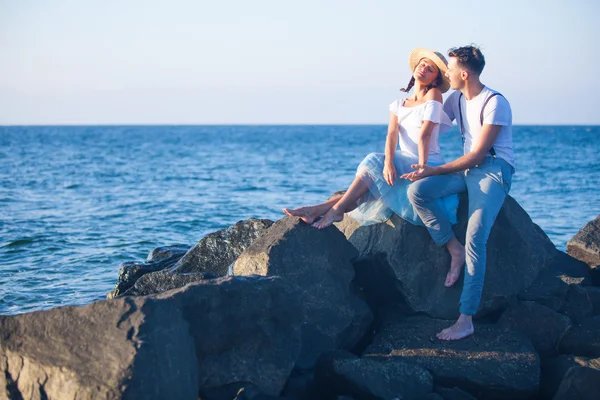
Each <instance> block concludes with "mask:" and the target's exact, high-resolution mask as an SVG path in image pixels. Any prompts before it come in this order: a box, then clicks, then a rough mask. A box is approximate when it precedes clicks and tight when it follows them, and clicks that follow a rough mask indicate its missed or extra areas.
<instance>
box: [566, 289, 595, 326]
mask: <svg viewBox="0 0 600 400" xmlns="http://www.w3.org/2000/svg"><path fill="white" fill-rule="evenodd" d="M559 312H560V313H561V314H564V315H566V316H567V317H569V318H570V319H571V321H573V323H575V324H578V323H580V322H582V321H583V320H585V319H586V318H588V317H591V316H592V315H593V314H594V306H593V305H592V302H591V301H590V298H589V296H588V292H587V290H586V289H585V288H583V287H581V286H579V285H569V288H568V290H567V295H566V297H565V302H564V304H563V307H562V308H561V309H560V310H559Z"/></svg>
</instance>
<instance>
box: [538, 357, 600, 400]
mask: <svg viewBox="0 0 600 400" xmlns="http://www.w3.org/2000/svg"><path fill="white" fill-rule="evenodd" d="M571 367H588V368H593V369H597V370H600V358H596V359H588V358H586V357H577V356H571V355H561V356H558V357H556V358H549V359H544V360H542V370H541V372H542V375H541V379H540V397H541V398H542V399H551V398H553V397H554V395H555V394H556V391H557V390H558V387H559V386H560V384H561V382H562V380H563V378H564V377H565V374H566V373H567V371H568V370H569V369H570V368H571Z"/></svg>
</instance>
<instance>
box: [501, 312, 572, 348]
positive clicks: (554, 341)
mask: <svg viewBox="0 0 600 400" xmlns="http://www.w3.org/2000/svg"><path fill="white" fill-rule="evenodd" d="M498 326H500V327H502V328H506V329H512V330H518V331H521V332H523V333H524V334H525V335H527V337H528V338H529V339H530V340H531V343H532V344H533V347H535V349H536V351H537V352H538V353H539V354H540V356H542V357H550V356H553V355H556V354H557V353H558V351H557V347H558V341H559V340H560V338H561V337H562V336H563V335H564V334H565V332H566V331H567V330H568V329H569V327H570V326H571V321H570V320H569V318H568V317H565V316H564V315H561V314H559V313H557V312H555V311H552V310H551V309H549V308H548V307H544V306H542V305H539V304H537V303H534V302H532V301H524V302H519V303H517V304H515V305H513V306H511V307H510V308H509V309H508V310H506V311H505V312H504V313H503V314H502V317H500V320H499V321H498Z"/></svg>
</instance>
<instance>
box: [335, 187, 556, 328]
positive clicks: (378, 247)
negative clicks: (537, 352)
mask: <svg viewBox="0 0 600 400" xmlns="http://www.w3.org/2000/svg"><path fill="white" fill-rule="evenodd" d="M458 216H459V223H458V224H457V225H456V226H455V227H454V230H455V233H456V234H457V238H458V239H459V241H461V242H463V243H464V237H465V232H466V223H467V199H466V196H462V197H461V202H460V207H459V212H458ZM337 227H338V228H339V229H340V230H341V231H342V232H343V233H344V234H345V235H346V237H347V238H348V240H349V241H350V242H351V243H352V244H353V245H354V246H355V247H356V249H358V251H359V253H360V256H359V261H366V262H368V261H371V270H373V271H374V272H373V274H372V275H374V276H381V277H382V280H381V282H379V283H377V284H375V285H373V284H371V285H370V286H375V287H378V288H381V289H380V290H387V291H392V292H393V291H395V292H397V293H398V294H400V295H401V296H403V297H404V299H405V300H406V302H407V304H408V305H409V307H410V308H411V309H412V310H413V311H415V312H423V313H426V314H428V315H429V316H432V317H435V318H444V319H453V318H456V317H457V316H458V303H459V298H460V293H461V291H462V281H463V279H462V275H461V278H460V279H459V281H458V282H457V284H455V285H454V287H452V288H450V289H448V288H446V287H445V286H444V279H445V277H446V274H447V272H448V269H449V266H450V255H449V254H448V252H447V250H446V249H445V248H443V247H438V246H436V245H435V244H434V243H433V241H432V240H431V238H430V237H429V234H428V232H427V230H426V229H425V228H423V227H419V226H414V225H411V224H409V223H407V222H405V221H403V220H402V219H401V218H399V217H397V216H393V217H392V218H390V220H388V221H387V222H386V223H382V224H375V225H369V226H359V225H358V224H357V223H356V222H355V221H353V220H351V218H349V217H346V218H344V221H342V222H341V223H338V224H337ZM556 253H557V250H556V248H555V247H554V245H553V244H552V242H551V241H550V239H548V237H547V236H546V234H545V233H544V232H543V231H542V230H541V229H540V228H539V227H538V226H537V225H536V224H534V223H533V222H532V221H531V218H529V216H528V215H527V213H526V212H525V211H524V210H523V209H522V208H521V207H520V206H519V204H518V203H517V202H516V201H515V200H514V199H512V198H511V197H510V196H509V197H507V198H506V201H505V202H504V205H503V207H502V209H501V211H500V214H499V215H498V217H497V219H496V223H495V224H494V227H493V228H492V231H491V234H490V238H489V241H488V250H487V271H486V277H485V286H484V291H483V297H482V302H481V305H480V310H479V313H478V314H479V315H480V316H482V315H484V314H486V313H489V312H491V311H495V310H499V309H502V308H505V307H506V306H507V305H508V304H509V302H510V301H511V300H512V299H514V298H515V297H516V295H517V294H518V293H520V292H521V291H523V290H524V289H526V288H527V287H529V285H530V284H531V283H532V282H533V281H534V280H535V279H536V277H537V276H538V274H539V272H540V271H541V270H542V269H543V268H544V267H546V266H547V265H548V264H549V263H550V261H551V260H552V258H553V257H554V256H555V255H556ZM359 284H361V282H359ZM364 286H369V285H368V284H367V285H364ZM389 296H390V297H394V296H397V295H394V294H393V293H390V294H389Z"/></svg>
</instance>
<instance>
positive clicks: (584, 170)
mask: <svg viewBox="0 0 600 400" xmlns="http://www.w3.org/2000/svg"><path fill="white" fill-rule="evenodd" d="M385 136H386V127H385V126H308V125H302V126H82V127H57V126H56V127H0V314H15V313H21V312H27V311H33V310H39V309H45V308H50V307H55V306H59V305H67V304H87V303H90V302H92V301H94V300H98V299H102V298H104V297H105V295H106V293H108V292H109V291H111V290H112V289H113V288H114V284H115V282H116V278H117V271H118V266H119V264H120V263H121V262H123V261H130V260H141V259H145V258H146V256H147V254H148V252H149V251H150V250H152V249H153V248H155V247H158V246H163V245H169V244H175V243H183V244H188V245H190V246H192V245H193V244H195V243H196V242H197V241H198V240H199V239H201V238H202V237H203V236H204V235H206V234H208V233H210V232H213V231H215V230H218V229H221V228H224V227H226V226H229V225H232V224H233V223H235V222H237V221H239V220H242V219H247V218H250V217H259V218H269V219H273V220H277V219H279V218H280V217H281V216H282V214H281V211H280V210H281V208H283V207H289V206H300V205H307V204H313V203H316V202H320V201H322V200H323V199H325V198H326V197H328V196H329V195H330V194H331V193H332V192H333V191H336V190H339V189H342V188H346V187H347V185H348V184H349V183H350V182H351V181H352V179H353V176H354V172H355V168H356V166H357V165H358V164H359V162H360V161H361V160H362V159H363V157H364V156H365V155H366V154H368V153H370V152H373V151H375V152H381V151H383V148H384V143H385ZM514 140H515V148H516V155H517V174H516V175H515V176H514V179H513V185H512V190H511V195H512V196H513V197H514V198H515V199H516V200H517V201H518V202H519V203H520V204H521V205H522V206H523V207H524V208H525V210H526V211H527V212H528V213H529V215H530V216H531V217H532V219H533V221H534V222H536V223H537V224H539V225H540V226H541V227H542V229H543V230H544V231H545V232H546V233H547V234H548V236H549V237H550V239H551V240H552V241H553V242H554V243H555V244H556V246H557V247H558V248H560V249H564V248H565V246H566V242H567V241H568V240H569V239H570V238H572V237H573V235H575V234H576V233H577V231H578V230H579V229H580V228H581V227H583V225H585V224H586V223H587V222H588V221H589V220H591V219H593V218H595V217H596V216H597V215H598V214H599V213H600V196H599V195H598V188H599V187H600V163H599V162H598V155H599V154H600V127H598V126H590V127H585V126H576V127H570V126H518V127H515V128H514ZM440 143H441V147H442V151H443V153H444V155H445V156H446V158H447V159H452V158H455V157H457V156H458V155H459V154H460V151H461V139H460V134H459V133H458V131H457V130H456V129H455V130H453V131H451V132H449V133H447V134H445V135H443V136H442V137H441V138H440Z"/></svg>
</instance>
